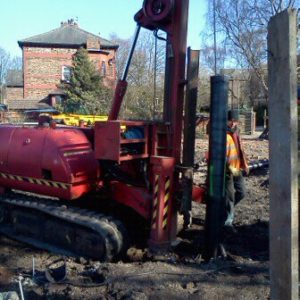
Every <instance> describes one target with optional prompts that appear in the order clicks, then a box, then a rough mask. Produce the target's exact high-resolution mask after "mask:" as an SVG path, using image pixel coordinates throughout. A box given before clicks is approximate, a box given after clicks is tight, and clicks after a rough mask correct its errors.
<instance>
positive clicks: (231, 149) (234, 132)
mask: <svg viewBox="0 0 300 300" xmlns="http://www.w3.org/2000/svg"><path fill="white" fill-rule="evenodd" d="M238 122H239V111H238V110H230V111H228V122H227V135H226V139H227V143H226V214H225V222H224V226H225V228H228V227H229V228H230V229H231V230H233V231H234V232H235V231H236V230H235V229H234V227H233V219H234V206H235V205H236V204H237V203H239V202H240V201H241V200H242V199H243V198H244V197H245V193H246V192H245V182H244V178H243V174H242V172H243V171H244V172H245V173H246V174H248V173H249V167H248V164H247V161H246V156H245V154H244V151H243V148H242V145H241V139H240V136H239V129H238Z"/></svg>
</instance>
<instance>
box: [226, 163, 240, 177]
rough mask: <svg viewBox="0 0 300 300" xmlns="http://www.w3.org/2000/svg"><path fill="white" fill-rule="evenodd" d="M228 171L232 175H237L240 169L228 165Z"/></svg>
mask: <svg viewBox="0 0 300 300" xmlns="http://www.w3.org/2000/svg"><path fill="white" fill-rule="evenodd" d="M229 172H230V173H231V174H232V175H233V176H234V177H238V176H240V175H241V170H240V169H238V168H234V167H232V166H229Z"/></svg>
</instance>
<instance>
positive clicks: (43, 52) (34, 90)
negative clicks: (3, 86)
mask: <svg viewBox="0 0 300 300" xmlns="http://www.w3.org/2000/svg"><path fill="white" fill-rule="evenodd" d="M18 44H19V46H20V47H21V49H22V52H23V82H22V83H20V84H19V85H17V84H16V83H15V84H14V85H9V84H8V86H7V90H6V98H7V103H8V104H9V107H10V108H11V109H14V107H15V106H16V107H15V109H29V108H34V107H32V106H35V107H41V104H48V105H54V104H55V103H56V102H58V101H60V100H61V98H62V97H63V92H62V91H61V90H59V89H58V85H59V84H60V83H61V82H62V81H68V79H69V77H70V74H71V73H70V72H71V67H72V57H73V55H74V54H75V53H76V51H77V49H79V48H80V47H85V48H86V49H87V50H88V54H89V57H90V59H91V60H92V61H93V62H94V64H95V67H96V69H97V70H98V71H99V72H100V73H101V75H102V76H103V80H104V84H105V85H106V86H108V87H111V88H113V87H114V85H115V81H116V67H115V54H116V51H117V49H118V45H115V44H113V43H112V42H110V41H108V40H106V39H103V38H101V37H100V36H97V35H94V34H92V33H89V32H87V31H85V30H83V29H81V28H79V26H78V24H77V23H75V22H74V21H73V20H68V21H67V22H62V23H61V26H60V27H59V28H56V29H54V30H51V31H49V32H46V33H42V34H39V35H36V36H33V37H30V38H27V39H24V40H21V41H18ZM16 95H18V96H19V97H20V96H21V95H22V97H21V98H17V99H16ZM21 101H22V102H21ZM23 101H24V102H23ZM25 101H26V104H25ZM20 102H21V103H20ZM29 103H30V104H29ZM33 103H35V104H34V105H33ZM27 104H28V105H27ZM28 106H30V107H28Z"/></svg>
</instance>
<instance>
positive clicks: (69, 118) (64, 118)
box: [52, 114, 107, 126]
mask: <svg viewBox="0 0 300 300" xmlns="http://www.w3.org/2000/svg"><path fill="white" fill-rule="evenodd" d="M52 119H53V120H56V121H57V123H61V124H65V125H69V126H79V125H81V124H80V123H81V122H83V124H84V125H93V124H94V123H95V122H96V121H107V116H97V115H81V114H59V115H52Z"/></svg>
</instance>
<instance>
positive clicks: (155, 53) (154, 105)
mask: <svg viewBox="0 0 300 300" xmlns="http://www.w3.org/2000/svg"><path fill="white" fill-rule="evenodd" d="M153 69H154V72H153V73H154V74H153V77H154V78H153V113H152V118H153V119H154V118H155V113H156V72H157V37H156V36H154V67H153Z"/></svg>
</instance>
